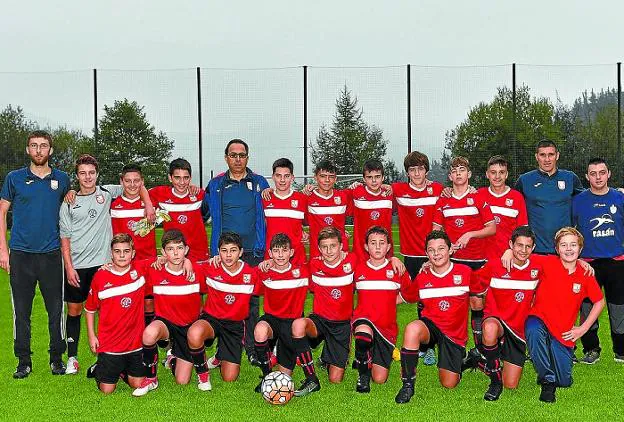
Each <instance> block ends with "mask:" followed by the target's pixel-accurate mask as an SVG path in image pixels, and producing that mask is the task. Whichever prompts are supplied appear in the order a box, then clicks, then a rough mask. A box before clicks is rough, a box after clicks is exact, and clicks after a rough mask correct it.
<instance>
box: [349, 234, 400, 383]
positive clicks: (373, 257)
mask: <svg viewBox="0 0 624 422" xmlns="http://www.w3.org/2000/svg"><path fill="white" fill-rule="evenodd" d="M365 239H366V245H365V248H366V251H367V252H368V254H369V259H368V260H366V261H363V262H359V263H358V266H357V268H356V270H355V273H354V279H355V288H356V289H357V292H358V304H357V307H356V308H355V311H353V318H352V321H353V322H352V324H351V325H352V327H353V337H354V338H355V362H356V366H357V368H358V373H359V377H358V381H357V384H356V387H355V391H357V392H358V393H368V392H370V380H371V376H372V379H373V381H374V382H375V383H378V384H381V383H384V382H386V380H387V379H388V372H389V369H390V364H391V363H392V352H393V351H394V346H395V343H396V337H397V333H398V327H397V321H396V305H397V294H398V293H399V291H400V290H402V289H405V288H407V287H409V284H410V278H409V275H408V274H406V273H404V274H403V275H399V273H397V272H396V271H395V270H394V269H393V266H392V263H391V262H390V261H389V260H388V259H387V258H386V256H387V254H388V251H389V250H390V248H391V247H392V243H391V237H390V232H388V230H386V229H385V228H383V227H380V226H373V227H371V228H369V229H368V231H367V232H366V237H365ZM371 364H372V365H371ZM371 366H372V370H371Z"/></svg>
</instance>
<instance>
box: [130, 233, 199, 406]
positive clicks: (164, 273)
mask: <svg viewBox="0 0 624 422" xmlns="http://www.w3.org/2000/svg"><path fill="white" fill-rule="evenodd" d="M161 243H162V253H163V256H164V257H165V258H166V263H165V265H164V266H163V267H162V268H161V269H160V270H158V269H154V268H150V269H149V270H148V272H147V288H146V293H148V294H153V295H154V308H155V313H156V317H155V318H154V320H153V321H152V322H151V323H150V324H149V325H148V326H147V327H145V330H144V331H143V364H144V365H145V368H146V371H147V375H146V377H145V379H144V380H143V382H142V383H141V385H140V387H139V388H137V389H136V390H134V392H133V393H132V395H133V396H136V397H140V396H144V395H145V394H147V393H148V392H150V391H151V390H154V389H156V388H157V387H158V379H157V378H156V372H157V368H158V346H157V342H158V341H160V340H167V339H169V340H170V341H171V352H172V355H173V356H174V358H173V359H171V361H170V365H171V370H172V372H173V374H174V376H175V380H176V382H177V383H178V384H188V382H189V380H190V379H191V372H192V370H193V363H192V362H193V359H192V357H191V353H190V350H189V347H188V342H187V339H186V336H187V332H188V329H189V327H190V326H191V324H193V323H194V322H195V321H197V319H198V318H199V311H200V308H201V296H200V280H201V278H202V277H201V274H200V273H197V269H198V268H195V271H196V272H195V274H194V276H193V277H191V279H190V280H188V279H187V277H186V276H185V274H184V262H185V256H186V254H187V253H188V250H189V248H188V246H187V244H186V239H185V238H184V235H183V234H182V232H181V231H179V230H169V231H166V232H165V233H164V234H163V236H162V239H161ZM202 293H203V292H202Z"/></svg>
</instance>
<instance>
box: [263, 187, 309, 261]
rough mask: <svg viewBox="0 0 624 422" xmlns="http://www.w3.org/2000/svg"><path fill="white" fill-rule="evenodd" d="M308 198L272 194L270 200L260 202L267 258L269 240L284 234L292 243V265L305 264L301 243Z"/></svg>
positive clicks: (299, 193)
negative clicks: (263, 220) (264, 223)
mask: <svg viewBox="0 0 624 422" xmlns="http://www.w3.org/2000/svg"><path fill="white" fill-rule="evenodd" d="M307 203H308V197H307V196H305V195H304V194H303V193H301V192H294V191H290V193H289V194H288V195H286V196H285V197H279V196H277V194H276V193H275V192H274V193H273V194H272V195H271V199H269V200H268V201H267V200H264V199H263V200H262V204H263V206H264V217H265V219H266V249H265V250H266V253H265V258H266V259H268V258H269V249H270V245H271V239H272V238H273V236H275V235H276V234H277V233H285V234H286V235H288V237H289V238H290V241H291V242H292V247H293V249H294V250H295V254H294V255H293V257H292V258H291V259H290V261H291V262H292V263H293V264H294V265H300V264H302V263H304V262H305V260H306V256H305V248H304V247H303V243H301V238H302V236H303V220H304V219H305V216H306V208H307Z"/></svg>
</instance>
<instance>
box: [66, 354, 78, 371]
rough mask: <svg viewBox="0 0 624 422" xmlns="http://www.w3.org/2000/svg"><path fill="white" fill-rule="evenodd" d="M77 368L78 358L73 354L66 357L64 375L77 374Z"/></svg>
mask: <svg viewBox="0 0 624 422" xmlns="http://www.w3.org/2000/svg"><path fill="white" fill-rule="evenodd" d="M79 369H80V365H79V364H78V359H76V358H75V357H74V356H72V357H70V358H69V359H67V369H65V375H74V374H77V373H78V370H79Z"/></svg>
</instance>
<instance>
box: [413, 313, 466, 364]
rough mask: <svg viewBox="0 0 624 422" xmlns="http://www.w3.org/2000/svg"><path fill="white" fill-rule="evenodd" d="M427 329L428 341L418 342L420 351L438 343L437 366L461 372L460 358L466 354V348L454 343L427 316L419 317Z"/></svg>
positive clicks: (424, 350) (431, 347)
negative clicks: (425, 342)
mask: <svg viewBox="0 0 624 422" xmlns="http://www.w3.org/2000/svg"><path fill="white" fill-rule="evenodd" d="M420 320H421V321H422V322H423V324H425V326H426V327H427V329H428V330H429V343H427V344H424V343H421V344H420V351H421V352H426V351H427V350H429V349H433V348H434V347H435V345H436V344H437V345H438V368H440V369H446V370H448V371H451V372H455V373H456V374H461V373H462V370H461V367H462V360H463V359H464V356H466V348H465V347H462V346H460V345H459V344H457V343H454V342H453V341H452V340H451V339H450V338H448V337H447V336H445V335H444V334H443V333H442V331H440V329H439V328H438V326H437V325H435V324H434V323H433V322H432V321H431V320H430V319H428V318H421V319H420Z"/></svg>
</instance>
